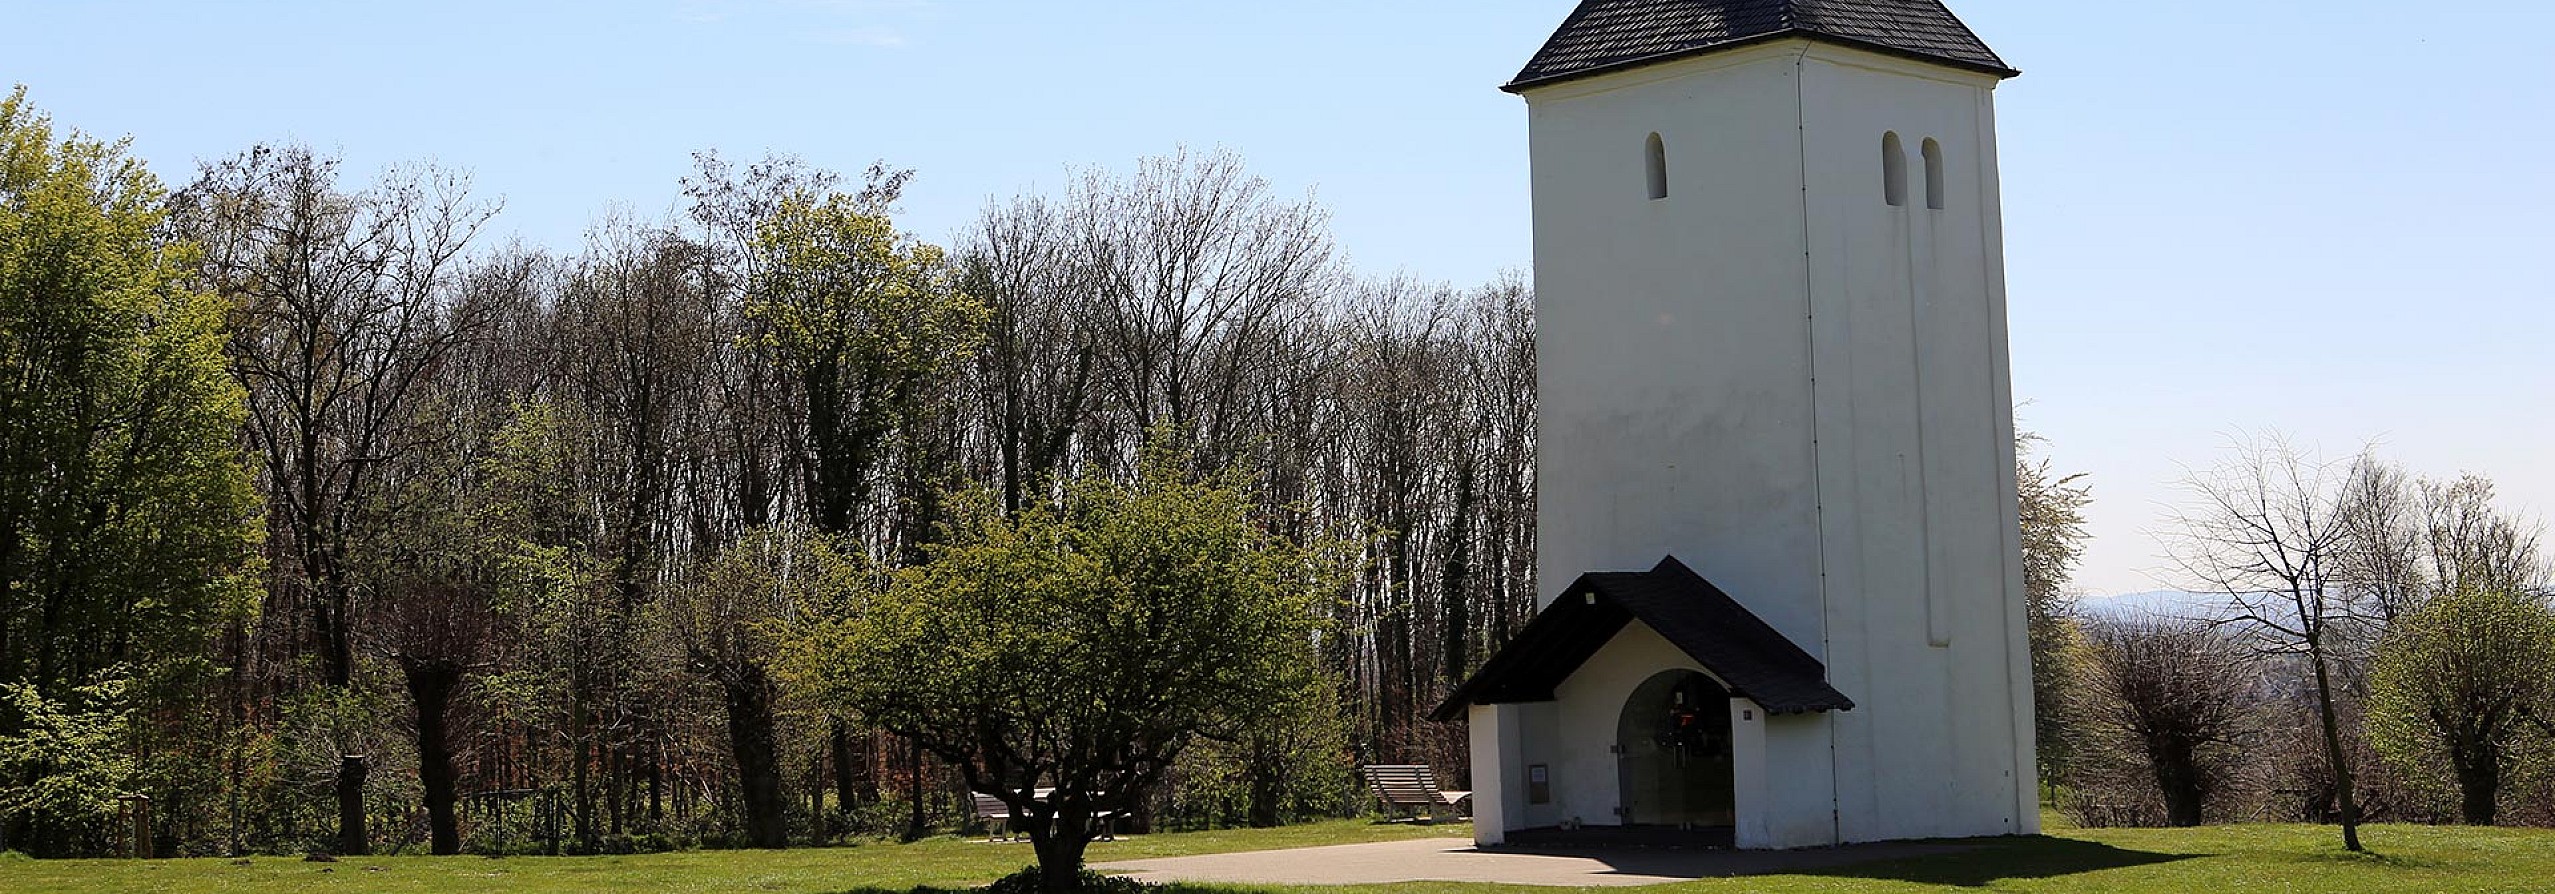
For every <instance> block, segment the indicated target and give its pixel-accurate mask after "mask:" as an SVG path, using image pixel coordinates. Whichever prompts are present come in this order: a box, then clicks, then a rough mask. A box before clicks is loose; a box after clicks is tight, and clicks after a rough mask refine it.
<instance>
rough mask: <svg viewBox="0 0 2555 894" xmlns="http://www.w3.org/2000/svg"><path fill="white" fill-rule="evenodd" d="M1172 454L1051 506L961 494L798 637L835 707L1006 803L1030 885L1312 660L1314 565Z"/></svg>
mask: <svg viewBox="0 0 2555 894" xmlns="http://www.w3.org/2000/svg"><path fill="white" fill-rule="evenodd" d="M1186 463H1187V461H1186V459H1185V458H1179V457H1172V456H1167V455H1163V454H1154V455H1152V456H1149V457H1148V458H1147V460H1146V461H1145V462H1144V464H1143V468H1142V469H1141V471H1140V473H1139V476H1138V478H1137V480H1136V481H1134V482H1133V483H1131V484H1124V485H1121V484H1114V483H1110V482H1106V481H1101V480H1096V479H1083V480H1080V481H1076V482H1073V483H1070V484H1068V485H1066V486H1064V487H1063V488H1062V493H1063V496H1064V499H1063V500H1062V501H1061V505H1060V507H1054V508H1051V507H1048V506H1045V505H1035V506H1030V507H1026V508H1024V509H1023V510H1022V511H1021V512H1019V513H1018V514H1016V515H1011V516H1005V515H1004V514H1002V513H1000V512H997V511H993V510H992V509H991V508H990V507H986V508H980V509H979V510H978V511H977V512H976V514H975V515H974V516H973V517H972V518H970V519H969V520H967V521H965V522H963V523H961V524H959V525H957V526H955V530H953V531H952V532H951V540H950V542H949V543H947V544H946V545H943V546H940V547H937V548H935V550H934V552H933V556H932V559H931V561H930V562H928V563H926V564H924V565H922V566H919V567H916V568H913V569H909V570H907V571H906V572H904V573H901V574H900V575H899V576H898V577H897V578H896V580H895V582H894V583H893V584H892V585H891V586H890V587H888V588H887V589H886V590H885V591H884V592H882V593H879V594H877V595H876V596H875V597H873V598H872V599H871V600H870V602H869V604H868V605H867V606H866V609H865V610H864V611H863V612H861V613H860V614H859V615H858V616H856V617H854V618H851V619H850V620H847V621H843V622H840V623H837V624H833V625H828V626H824V627H821V628H819V629H817V630H816V631H814V633H813V635H810V636H808V637H806V638H804V639H803V640H802V649H801V657H802V659H803V660H802V662H801V663H800V665H799V667H800V668H801V670H802V671H803V672H804V673H806V674H807V675H808V676H809V677H810V680H811V682H813V683H814V684H816V685H817V687H818V689H819V691H821V692H823V693H824V694H825V695H826V696H827V697H829V698H831V699H832V700H833V701H834V702H835V703H836V704H837V705H838V706H839V707H840V708H842V709H844V710H847V711H850V712H855V713H857V714H859V715H860V716H862V717H865V718H867V719H868V720H870V721H871V722H873V723H877V724H879V725H881V726H884V727H886V728H887V729H889V730H891V731H893V732H895V733H896V734H898V735H902V736H906V737H908V738H911V739H912V740H914V741H915V742H917V743H920V744H921V745H922V746H923V747H924V748H925V749H927V750H929V751H931V752H932V753H933V754H934V755H935V756H938V757H939V758H941V759H942V760H944V761H947V762H948V763H949V765H950V766H952V767H955V768H957V769H958V771H959V772H960V773H961V774H962V775H963V776H964V777H965V779H966V781H967V786H968V788H970V789H973V790H975V791H977V792H982V793H984V794H988V795H992V796H994V797H997V798H1000V799H1002V800H1003V802H1004V803H1007V804H1009V805H1010V806H1011V810H1012V815H1013V816H1014V817H1017V818H1018V819H1017V820H1016V822H1018V823H1019V824H1020V825H1023V826H1026V827H1027V829H1028V831H1029V834H1030V840H1031V841H1032V842H1033V844H1034V846H1035V847H1036V850H1037V854H1038V865H1039V869H1040V873H1041V883H1042V887H1043V888H1044V889H1045V890H1048V891H1068V890H1073V889H1075V888H1077V887H1078V886H1079V884H1080V869H1081V865H1082V855H1083V851H1084V848H1085V847H1086V846H1087V845H1088V844H1089V843H1090V841H1091V839H1092V838H1093V836H1094V834H1095V820H1096V818H1097V817H1099V816H1100V815H1101V814H1103V813H1107V812H1118V813H1127V812H1132V811H1134V810H1136V809H1138V808H1139V806H1140V805H1141V804H1142V803H1143V801H1144V798H1145V797H1146V795H1147V794H1148V793H1150V791H1151V790H1152V789H1153V787H1154V785H1155V784H1156V783H1157V782H1158V781H1160V780H1161V779H1162V777H1163V774H1164V773H1165V772H1166V771H1168V770H1169V769H1170V768H1171V766H1172V764H1173V762H1174V761H1176V760H1178V759H1179V757H1180V755H1181V753H1182V752H1183V751H1184V750H1186V749H1187V748H1188V747H1189V746H1190V745H1191V744H1192V743H1193V742H1195V741H1197V740H1198V739H1199V738H1200V737H1201V736H1217V737H1222V738H1231V737H1233V736H1234V735H1235V734H1238V733H1240V732H1241V731H1242V730H1243V729H1244V728H1246V727H1248V726H1249V724H1250V721H1251V720H1252V717H1253V714H1254V713H1255V712H1259V711H1263V710H1267V709H1268V708H1269V706H1271V705H1273V704H1277V703H1279V702H1281V701H1284V700H1286V699H1288V698H1290V697H1293V696H1294V695H1296V694H1297V693H1299V692H1301V691H1302V687H1304V686H1305V685H1306V683H1307V682H1308V679H1309V677H1310V676H1311V675H1312V674H1313V673H1314V672H1315V671H1314V654H1313V647H1314V640H1315V636H1316V634H1317V629H1318V623H1319V622H1318V621H1317V620H1316V618H1317V614H1316V601H1317V598H1318V597H1319V596H1320V595H1321V594H1324V593H1327V592H1329V591H1330V590H1331V588H1332V587H1333V586H1334V585H1335V579H1336V574H1335V572H1334V570H1333V567H1334V566H1333V564H1332V561H1331V560H1329V559H1326V558H1325V557H1324V555H1323V554H1322V553H1320V552H1319V551H1316V550H1308V549H1306V548H1304V547H1301V546H1298V545H1296V544H1293V543H1289V542H1287V541H1285V540H1283V539H1281V538H1278V537H1275V536H1273V535H1271V534H1269V533H1267V532H1266V530H1265V529H1264V528H1263V527H1262V525H1261V520H1260V519H1258V518H1255V514H1254V511H1253V508H1252V507H1253V502H1254V501H1253V500H1252V499H1251V498H1250V496H1249V495H1248V494H1247V493H1246V492H1245V491H1244V490H1243V489H1242V488H1240V487H1238V486H1235V485H1233V484H1230V483H1225V482H1199V481H1196V480H1191V479H1188V478H1186V477H1184V476H1183V474H1182V473H1181V472H1180V471H1179V469H1180V468H1181V467H1183V466H1185V465H1186ZM1047 789H1052V790H1053V791H1052V792H1047V791H1046V790H1047Z"/></svg>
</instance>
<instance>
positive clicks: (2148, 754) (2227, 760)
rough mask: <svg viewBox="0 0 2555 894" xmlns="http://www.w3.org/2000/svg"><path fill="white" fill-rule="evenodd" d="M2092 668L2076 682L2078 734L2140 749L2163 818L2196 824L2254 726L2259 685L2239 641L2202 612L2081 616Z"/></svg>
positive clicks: (2185, 824) (2074, 708) (2135, 750)
mask: <svg viewBox="0 0 2555 894" xmlns="http://www.w3.org/2000/svg"><path fill="white" fill-rule="evenodd" d="M2084 637H2085V639H2086V641H2087V642H2086V647H2085V649H2084V654H2085V657H2086V659H2087V661H2086V664H2087V665H2088V667H2087V670H2088V671H2090V673H2089V674H2088V676H2089V677H2090V678H2091V679H2089V680H2086V681H2084V685H2080V686H2076V687H2072V694H2073V695H2074V696H2075V697H2076V701H2078V702H2079V703H2078V704H2076V705H2073V706H2071V707H2072V709H2071V710H2070V712H2069V714H2070V716H2071V717H2075V718H2079V719H2080V722H2081V723H2082V724H2083V725H2084V727H2085V728H2084V729H2080V730H2076V731H2075V732H2076V733H2077V734H2078V735H2079V736H2083V737H2088V738H2094V739H2096V740H2097V741H2103V742H2107V743H2118V744H2119V745H2121V746H2125V749H2126V750H2127V751H2129V752H2133V753H2135V754H2136V756H2137V758H2138V762H2139V763H2142V764H2144V767H2145V770H2146V774H2147V775H2148V776H2149V777H2150V778H2151V779H2153V780H2154V782H2155V785H2156V791H2157V792H2158V793H2159V794H2160V795H2162V796H2163V800H2164V806H2165V824H2166V825H2169V826H2183V827H2188V826H2197V825H2200V821H2201V819H2202V816H2203V813H2204V811H2205V810H2207V808H2208V805H2209V801H2210V799H2211V798H2212V796H2213V795H2215V794H2216V793H2217V792H2218V791H2219V790H2220V788H2221V787H2222V786H2223V785H2224V784H2225V783H2226V782H2227V781H2228V779H2229V776H2230V774H2231V764H2232V760H2231V758H2233V757H2234V755H2235V754H2236V753H2237V752H2238V751H2239V750H2240V749H2241V747H2242V746H2243V745H2244V743H2245V739H2246V737H2247V734H2248V733H2249V732H2250V731H2251V729H2252V726H2253V724H2252V722H2251V718H2252V715H2253V713H2254V705H2255V700H2256V699H2257V698H2258V697H2259V695H2260V693H2259V691H2258V689H2257V688H2256V686H2255V684H2254V682H2253V679H2254V676H2255V675H2254V673H2253V670H2254V666H2253V665H2252V662H2251V660H2250V659H2251V657H2252V656H2250V655H2248V654H2246V650H2245V647H2244V644H2243V643H2242V642H2240V641H2239V640H2238V639H2237V638H2236V637H2235V636H2234V635H2232V634H2231V633H2229V632H2228V631H2226V630H2224V629H2222V628H2220V627H2217V626H2215V625H2212V624H2210V623H2208V622H2205V621H2181V620H2173V619H2169V618H2137V619H2126V620H2098V621H2092V622H2089V623H2087V624H2085V625H2084Z"/></svg>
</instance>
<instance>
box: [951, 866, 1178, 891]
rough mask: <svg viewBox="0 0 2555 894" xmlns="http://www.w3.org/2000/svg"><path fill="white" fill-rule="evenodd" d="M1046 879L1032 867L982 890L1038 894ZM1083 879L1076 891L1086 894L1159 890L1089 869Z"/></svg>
mask: <svg viewBox="0 0 2555 894" xmlns="http://www.w3.org/2000/svg"><path fill="white" fill-rule="evenodd" d="M1045 878H1046V877H1045V876H1044V875H1043V874H1042V873H1040V871H1039V869H1038V867H1035V866H1031V867H1029V868H1027V869H1023V870H1021V871H1019V872H1015V873H1012V874H1010V875H1006V876H1003V877H1001V878H998V879H995V880H994V883H993V884H990V885H986V886H985V887H984V888H983V889H982V890H983V891H984V894H1036V892H1037V891H1038V890H1039V886H1040V885H1041V884H1043V883H1044V882H1045ZM1081 878H1082V884H1081V885H1080V886H1078V887H1077V888H1076V890H1079V891H1082V892H1084V894H1144V892H1146V891H1152V890H1157V887H1156V886H1154V885H1148V884H1145V883H1143V882H1139V881H1136V880H1135V879H1131V878H1127V877H1125V876H1119V875H1108V874H1106V873H1100V872H1093V871H1091V870H1088V869H1085V870H1083V871H1082V872H1081Z"/></svg>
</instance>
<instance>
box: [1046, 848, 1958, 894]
mask: <svg viewBox="0 0 2555 894" xmlns="http://www.w3.org/2000/svg"><path fill="white" fill-rule="evenodd" d="M1967 849H1968V847H1967V846H1964V845H1957V844H1951V845H1946V844H1876V845H1857V846H1854V847H1843V848H1832V849H1826V850H1809V851H1716V850H1664V849H1658V850H1619V851H1587V852H1582V853H1575V854H1563V853H1557V852H1534V853H1526V852H1518V851H1506V850H1488V851H1484V850H1476V849H1475V848H1474V847H1473V843H1472V842H1470V841H1465V840H1462V839H1456V838H1427V839H1419V840H1415V841H1392V842H1384V843H1380V844H1344V845H1336V846H1332V847H1308V848H1301V849H1297V850H1283V851H1253V852H1249V853H1239V854H1212V855H1208V856H1202V857H1164V858H1160V859H1153V860H1123V861H1119V862H1115V863H1101V864H1097V865H1095V866H1093V867H1092V868H1094V869H1098V870H1100V871H1103V872H1111V873H1123V874H1127V875H1133V876H1135V877H1136V878H1138V879H1141V880H1143V881H1147V882H1222V883H1227V884H1258V885H1377V884H1390V883H1393V882H1416V881H1440V882H1497V883H1502V884H1510V885H1540V886H1546V887H1558V888H1577V887H1634V886H1639V885H1660V884H1668V883H1671V882H1683V881H1692V880H1694V879H1701V878H1728V877H1731V876H1742V875H1769V874H1774V873H1784V872H1801V871H1806V870H1817V869H1828V868H1834V867H1838V866H1850V865H1853V864H1856V863H1868V862H1872V861H1875V860H1897V859H1904V858H1909V857H1924V856H1932V855H1935V854H1944V853H1955V852H1958V851H1962V850H1967Z"/></svg>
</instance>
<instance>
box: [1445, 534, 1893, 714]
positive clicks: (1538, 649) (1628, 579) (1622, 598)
mask: <svg viewBox="0 0 2555 894" xmlns="http://www.w3.org/2000/svg"><path fill="white" fill-rule="evenodd" d="M1635 620H1639V621H1641V622H1642V623H1644V624H1648V625H1650V628H1651V629H1652V630H1656V631H1658V632H1659V635H1660V636H1662V637H1665V638H1666V639H1667V640H1668V642H1669V643H1671V644H1674V645H1675V646H1676V647H1677V648H1678V649H1680V650H1683V651H1684V652H1685V653H1686V655H1687V656H1688V657H1691V658H1693V659H1694V660H1695V663H1697V664H1700V665H1703V667H1704V669H1705V670H1708V671H1711V672H1712V675H1713V676H1715V677H1719V678H1721V681H1722V682H1724V683H1727V684H1729V685H1730V687H1731V691H1732V693H1733V694H1735V695H1740V696H1745V697H1746V698H1748V699H1750V700H1752V701H1755V702H1756V703H1757V704H1758V705H1759V706H1761V707H1763V708H1765V710H1766V712H1767V713H1770V714H1808V713H1814V712H1819V711H1850V710H1853V709H1854V700H1853V699H1849V698H1846V697H1845V694H1844V693H1841V692H1838V691H1836V689H1835V687H1832V686H1829V685H1828V682H1827V665H1825V664H1821V663H1820V662H1819V660H1818V659H1816V658H1812V657H1810V653H1808V652H1805V651H1802V650H1801V647H1800V646H1798V645H1795V644H1794V643H1793V642H1792V641H1791V640H1789V639H1786V638H1785V637H1784V636H1783V634H1781V633H1779V632H1776V631H1775V629H1774V628H1773V627H1771V626H1768V625H1767V624H1766V623H1765V621H1764V620H1763V619H1760V618H1758V617H1757V616H1756V615H1755V614H1754V613H1752V612H1749V611H1748V609H1747V607H1746V606H1742V605H1740V604H1739V603H1738V602H1737V601H1736V600H1733V599H1731V598H1730V595H1729V594H1727V593H1723V592H1721V588H1720V587H1716V586H1713V585H1712V582H1711V581H1708V580H1705V579H1703V575H1700V574H1696V573H1695V572H1694V569H1691V568H1687V567H1686V565H1685V563H1683V562H1679V561H1677V559H1676V557H1674V556H1671V557H1669V558H1667V559H1665V560H1662V561H1661V562H1660V563H1659V566H1658V567H1656V568H1653V569H1651V570H1649V571H1634V572H1614V573H1592V574H1587V575H1582V576H1581V577H1580V578H1579V580H1578V581H1577V582H1576V583H1573V584H1571V585H1570V589H1568V590H1566V591H1563V593H1562V595H1561V598H1560V599H1559V600H1557V601H1555V602H1554V603H1553V604H1552V605H1551V606H1550V607H1548V608H1545V609H1544V610H1543V612H1542V613H1540V614H1537V615H1536V616H1535V620H1533V621H1532V622H1529V623H1528V624H1527V625H1526V629H1525V631H1523V632H1521V633H1519V634H1518V635H1517V638H1516V639H1514V640H1512V641H1510V642H1509V643H1508V645H1507V646H1506V647H1504V648H1502V649H1500V650H1499V653H1498V654H1496V655H1493V656H1491V659H1490V661H1489V662H1488V663H1486V664H1483V665H1482V669H1481V671H1480V672H1479V673H1476V674H1474V675H1473V678H1472V679H1470V680H1467V681H1465V682H1464V685H1462V686H1459V687H1456V689H1455V691H1454V693H1453V694H1450V695H1448V696H1447V697H1446V701H1445V703H1444V704H1441V705H1438V706H1437V710H1436V711H1434V712H1432V713H1431V714H1430V715H1429V716H1430V718H1431V719H1434V720H1440V721H1445V720H1453V719H1455V718H1457V717H1461V716H1463V714H1464V711H1465V709H1466V708H1469V707H1471V706H1473V705H1477V704H1482V705H1496V704H1516V703H1521V702H1547V701H1552V700H1553V697H1554V691H1555V690H1556V689H1558V688H1559V687H1560V686H1561V683H1562V681H1563V680H1567V679H1569V678H1570V675H1571V674H1573V673H1576V672H1577V671H1578V670H1579V666H1580V665H1582V664H1585V663H1587V661H1588V659H1589V658H1590V657H1592V656H1594V655H1596V654H1597V650H1598V649H1601V648H1604V647H1605V645H1606V643H1607V642H1608V641H1610V640H1613V639H1614V638H1615V634H1617V633H1620V632H1622V631H1623V629H1624V627H1625V626H1626V625H1628V624H1631V623H1632V622H1633V621H1635Z"/></svg>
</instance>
